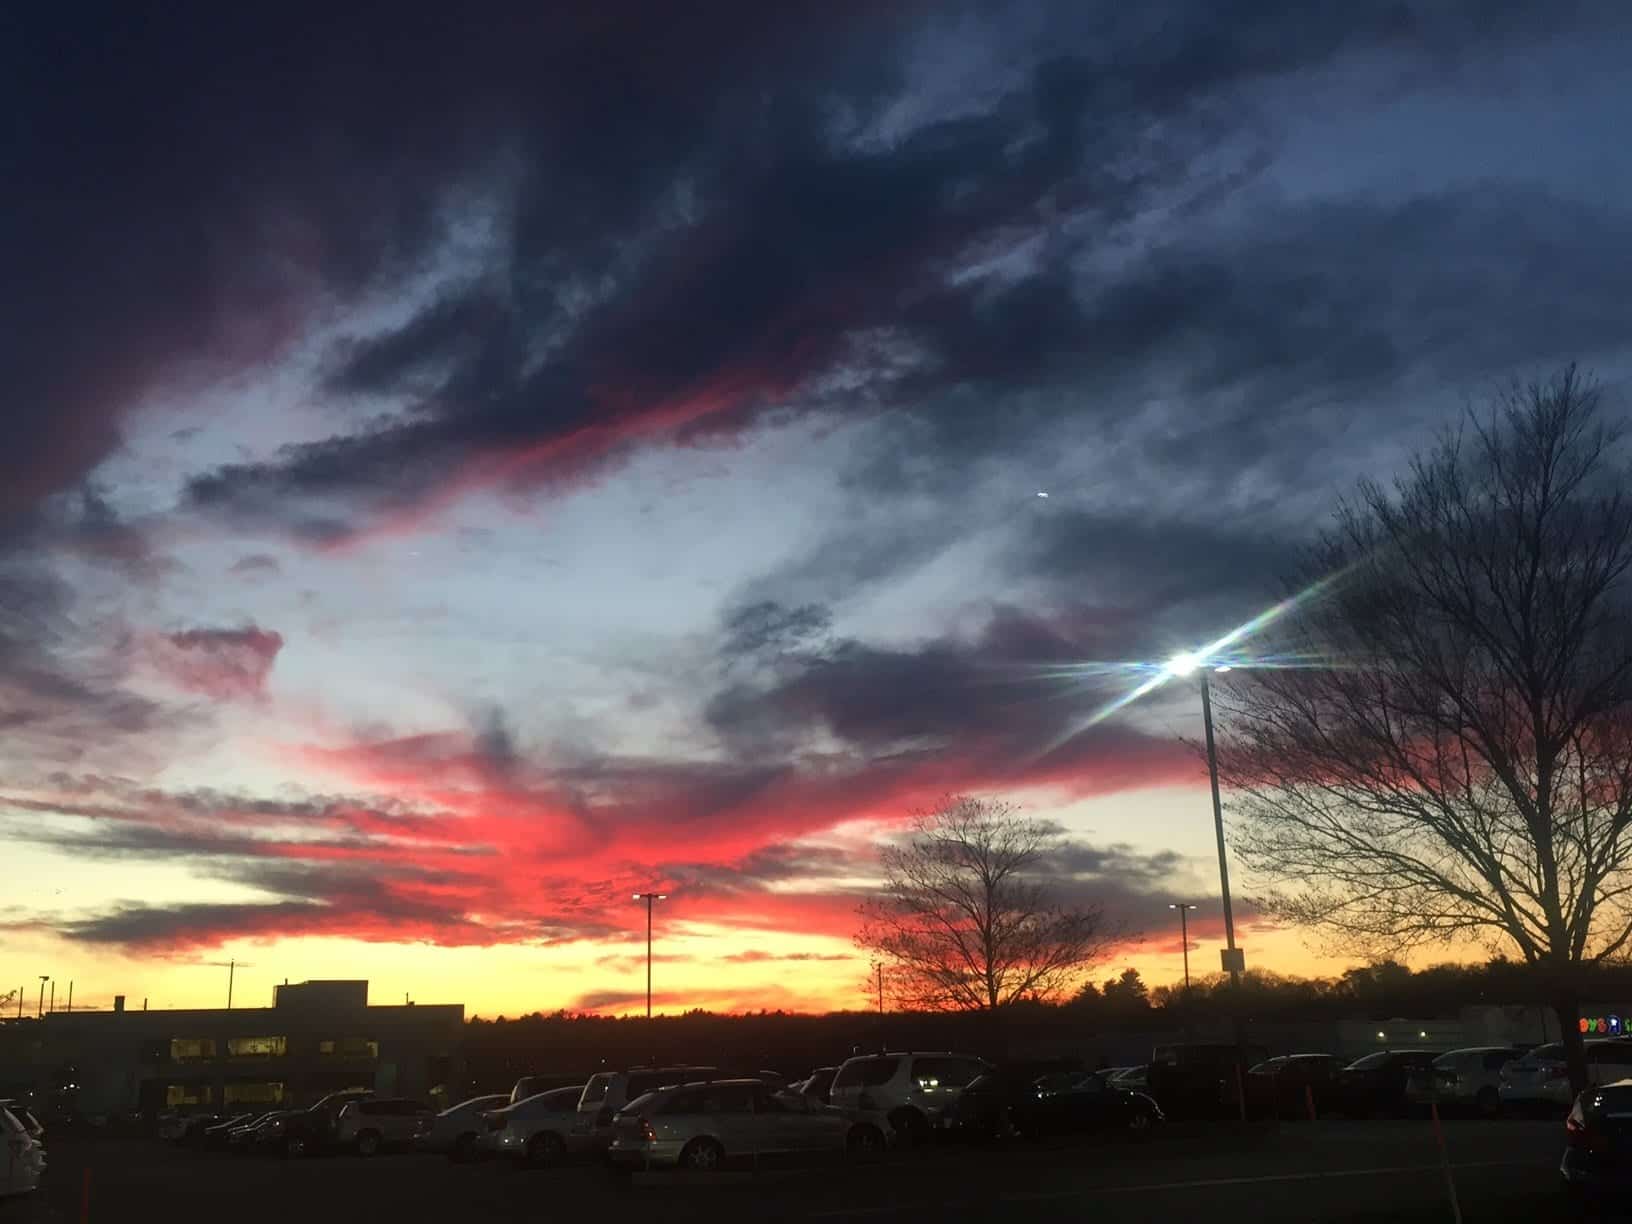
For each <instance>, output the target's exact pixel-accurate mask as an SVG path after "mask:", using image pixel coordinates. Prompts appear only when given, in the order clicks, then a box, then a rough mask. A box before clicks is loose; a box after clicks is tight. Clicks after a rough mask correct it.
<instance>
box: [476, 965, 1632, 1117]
mask: <svg viewBox="0 0 1632 1224" xmlns="http://www.w3.org/2000/svg"><path fill="white" fill-rule="evenodd" d="M1584 973H1585V979H1584V983H1583V991H1582V994H1583V998H1585V999H1588V1000H1591V1001H1594V1002H1598V1003H1606V1004H1614V1003H1616V1002H1619V1001H1622V1000H1626V1001H1632V966H1629V965H1603V966H1595V967H1591V968H1588V969H1586V970H1584ZM1238 999H1239V1005H1240V1007H1241V1009H1242V1014H1243V1016H1244V1018H1245V1019H1246V1020H1248V1021H1249V1022H1251V1021H1263V1022H1266V1023H1268V1022H1273V1023H1286V1022H1300V1021H1330V1020H1339V1019H1372V1020H1385V1019H1389V1018H1392V1017H1396V1016H1398V1017H1409V1018H1412V1019H1419V1018H1420V1019H1432V1018H1451V1017H1455V1016H1456V1015H1457V1013H1458V1012H1459V1011H1460V1010H1461V1009H1462V1008H1464V1007H1467V1006H1470V1005H1478V1004H1491V1005H1499V1004H1515V1003H1534V1004H1540V1003H1543V1002H1545V1000H1544V999H1543V998H1542V997H1541V996H1540V992H1539V991H1538V989H1537V985H1536V982H1535V977H1534V971H1533V970H1531V969H1529V968H1527V967H1526V966H1524V965H1522V964H1518V963H1516V962H1513V961H1508V960H1503V959H1500V958H1498V959H1494V960H1491V961H1488V962H1486V963H1484V964H1443V965H1433V966H1430V967H1428V968H1425V969H1419V970H1412V969H1410V968H1408V967H1407V966H1405V965H1401V964H1397V963H1395V962H1393V961H1384V962H1381V963H1379V964H1374V965H1367V966H1362V967H1358V968H1354V969H1350V970H1348V971H1347V972H1345V973H1343V974H1342V975H1341V976H1338V977H1335V978H1298V977H1288V976H1283V975H1280V974H1275V973H1269V972H1264V971H1261V970H1258V971H1252V972H1249V973H1247V974H1246V976H1245V978H1244V979H1243V981H1242V984H1241V991H1240V994H1239V996H1238ZM1236 1001H1237V998H1236V997H1235V996H1233V992H1232V990H1231V987H1230V984H1229V979H1228V978H1227V977H1226V976H1225V975H1223V974H1214V975H1210V976H1206V977H1199V978H1196V979H1194V980H1193V981H1192V984H1191V987H1190V989H1189V991H1188V992H1186V991H1185V989H1184V988H1183V987H1182V986H1171V987H1170V986H1158V987H1156V988H1154V989H1149V988H1147V987H1146V985H1145V983H1144V982H1143V980H1142V979H1141V978H1140V976H1139V973H1138V971H1137V970H1134V969H1125V970H1123V971H1122V972H1121V973H1119V974H1116V975H1114V976H1111V977H1109V978H1106V979H1104V980H1103V981H1102V982H1100V983H1098V984H1092V983H1091V984H1089V985H1088V986H1086V987H1084V988H1083V989H1082V990H1081V991H1080V992H1079V993H1078V995H1077V996H1076V997H1075V998H1073V999H1072V1000H1071V1001H1070V1002H1067V1003H1063V1004H1060V1005H1058V1006H1053V1005H1047V1004H1040V1003H1017V1004H1015V1005H1013V1006H1011V1007H1009V1008H1005V1009H1002V1010H1001V1011H1000V1012H998V1013H995V1014H994V1013H989V1012H936V1013H913V1012H890V1013H886V1014H884V1015H880V1014H878V1013H877V1012H829V1013H827V1014H825V1015H810V1014H802V1013H794V1012H781V1011H762V1012H753V1013H748V1014H738V1015H725V1014H718V1013H713V1012H707V1011H703V1010H700V1009H699V1010H694V1011H689V1012H685V1013H683V1014H680V1015H672V1016H657V1017H655V1018H653V1019H652V1020H650V1021H648V1020H647V1019H646V1018H645V1017H622V1018H617V1017H608V1016H597V1015H582V1014H574V1013H571V1012H566V1011H557V1012H554V1013H551V1014H539V1013H534V1014H532V1015H529V1016H522V1017H519V1018H515V1019H507V1018H505V1017H503V1016H501V1017H498V1018H497V1019H492V1020H489V1019H482V1018H480V1017H474V1018H472V1019H471V1020H469V1021H468V1022H467V1023H466V1025H465V1060H466V1066H467V1068H468V1079H469V1084H468V1085H467V1086H468V1087H471V1088H480V1089H482V1090H484V1091H485V1090H503V1089H507V1088H508V1087H509V1086H510V1084H511V1083H513V1082H514V1081H515V1079H517V1078H518V1077H519V1076H521V1075H524V1074H529V1073H534V1072H545V1073H548V1072H562V1073H567V1072H583V1073H586V1074H587V1073H588V1072H591V1071H594V1070H596V1069H598V1068H600V1067H602V1066H605V1067H620V1066H630V1065H636V1064H640V1063H676V1062H697V1063H707V1064H711V1065H718V1066H721V1067H723V1068H728V1069H732V1070H738V1071H757V1070H775V1071H780V1072H782V1073H784V1074H788V1075H793V1074H799V1073H802V1072H804V1071H807V1070H809V1069H810V1068H812V1067H816V1066H821V1065H828V1064H833V1063H836V1062H840V1061H842V1060H843V1059H845V1058H847V1057H849V1055H850V1054H851V1052H852V1051H853V1050H855V1049H857V1048H860V1049H862V1050H864V1051H874V1050H878V1049H882V1048H889V1049H903V1048H908V1049H910V1048H916V1049H957V1050H967V1051H971V1052H974V1053H980V1054H984V1055H986V1056H988V1057H999V1058H1001V1057H1004V1056H1006V1055H1007V1056H1013V1057H1052V1056H1058V1055H1075V1056H1077V1057H1080V1058H1083V1059H1085V1060H1086V1061H1088V1062H1092V1061H1093V1059H1094V1055H1095V1049H1096V1042H1095V1038H1096V1036H1097V1035H1099V1034H1103V1033H1108V1032H1120V1033H1127V1032H1139V1031H1142V1030H1146V1029H1148V1030H1150V1031H1151V1032H1152V1033H1155V1032H1163V1031H1169V1032H1170V1031H1172V1030H1174V1029H1176V1028H1178V1027H1180V1026H1188V1025H1195V1024H1206V1023H1208V1022H1222V1021H1224V1020H1227V1019H1228V1018H1229V1017H1230V1016H1231V1015H1232V1014H1233V1013H1232V1011H1231V1008H1232V1007H1233V1006H1235V1005H1236Z"/></svg>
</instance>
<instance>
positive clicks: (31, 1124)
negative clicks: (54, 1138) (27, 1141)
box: [0, 1097, 45, 1147]
mask: <svg viewBox="0 0 1632 1224" xmlns="http://www.w3.org/2000/svg"><path fill="white" fill-rule="evenodd" d="M0 1109H9V1110H10V1111H11V1116H12V1117H14V1118H16V1119H17V1121H18V1122H20V1123H22V1127H23V1129H24V1130H25V1131H27V1132H28V1135H29V1138H31V1139H33V1140H34V1142H35V1143H37V1144H39V1145H40V1146H41V1147H44V1146H45V1127H44V1126H43V1125H41V1123H40V1120H39V1119H38V1118H36V1117H35V1116H34V1112H33V1110H31V1109H29V1107H28V1106H27V1105H25V1104H23V1103H22V1102H21V1101H19V1100H16V1099H15V1098H12V1097H4V1098H0Z"/></svg>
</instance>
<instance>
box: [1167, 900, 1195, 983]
mask: <svg viewBox="0 0 1632 1224" xmlns="http://www.w3.org/2000/svg"><path fill="white" fill-rule="evenodd" d="M1167 908H1168V909H1170V910H1178V911H1179V947H1180V948H1181V949H1182V950H1183V952H1184V993H1185V994H1187V995H1188V994H1189V993H1190V924H1189V923H1188V922H1187V921H1186V915H1187V913H1188V912H1189V911H1190V910H1193V909H1195V908H1196V907H1195V906H1193V905H1191V904H1189V903H1188V902H1182V903H1177V902H1176V903H1173V904H1170V905H1169V906H1168V907H1167Z"/></svg>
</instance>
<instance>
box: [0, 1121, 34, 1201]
mask: <svg viewBox="0 0 1632 1224" xmlns="http://www.w3.org/2000/svg"><path fill="white" fill-rule="evenodd" d="M25 1112H26V1111H25ZM44 1174H45V1147H44V1146H43V1145H42V1144H41V1143H40V1142H39V1140H37V1139H35V1138H34V1136H33V1134H32V1133H31V1132H30V1128H29V1127H28V1126H27V1125H26V1124H25V1123H24V1122H23V1120H22V1119H21V1118H19V1117H18V1116H17V1114H16V1113H15V1112H13V1110H12V1108H11V1106H9V1105H0V1197H10V1196H11V1195H14V1194H27V1193H28V1192H29V1191H31V1190H34V1189H36V1188H37V1187H38V1186H39V1184H40V1178H41V1177H42V1176H44Z"/></svg>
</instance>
